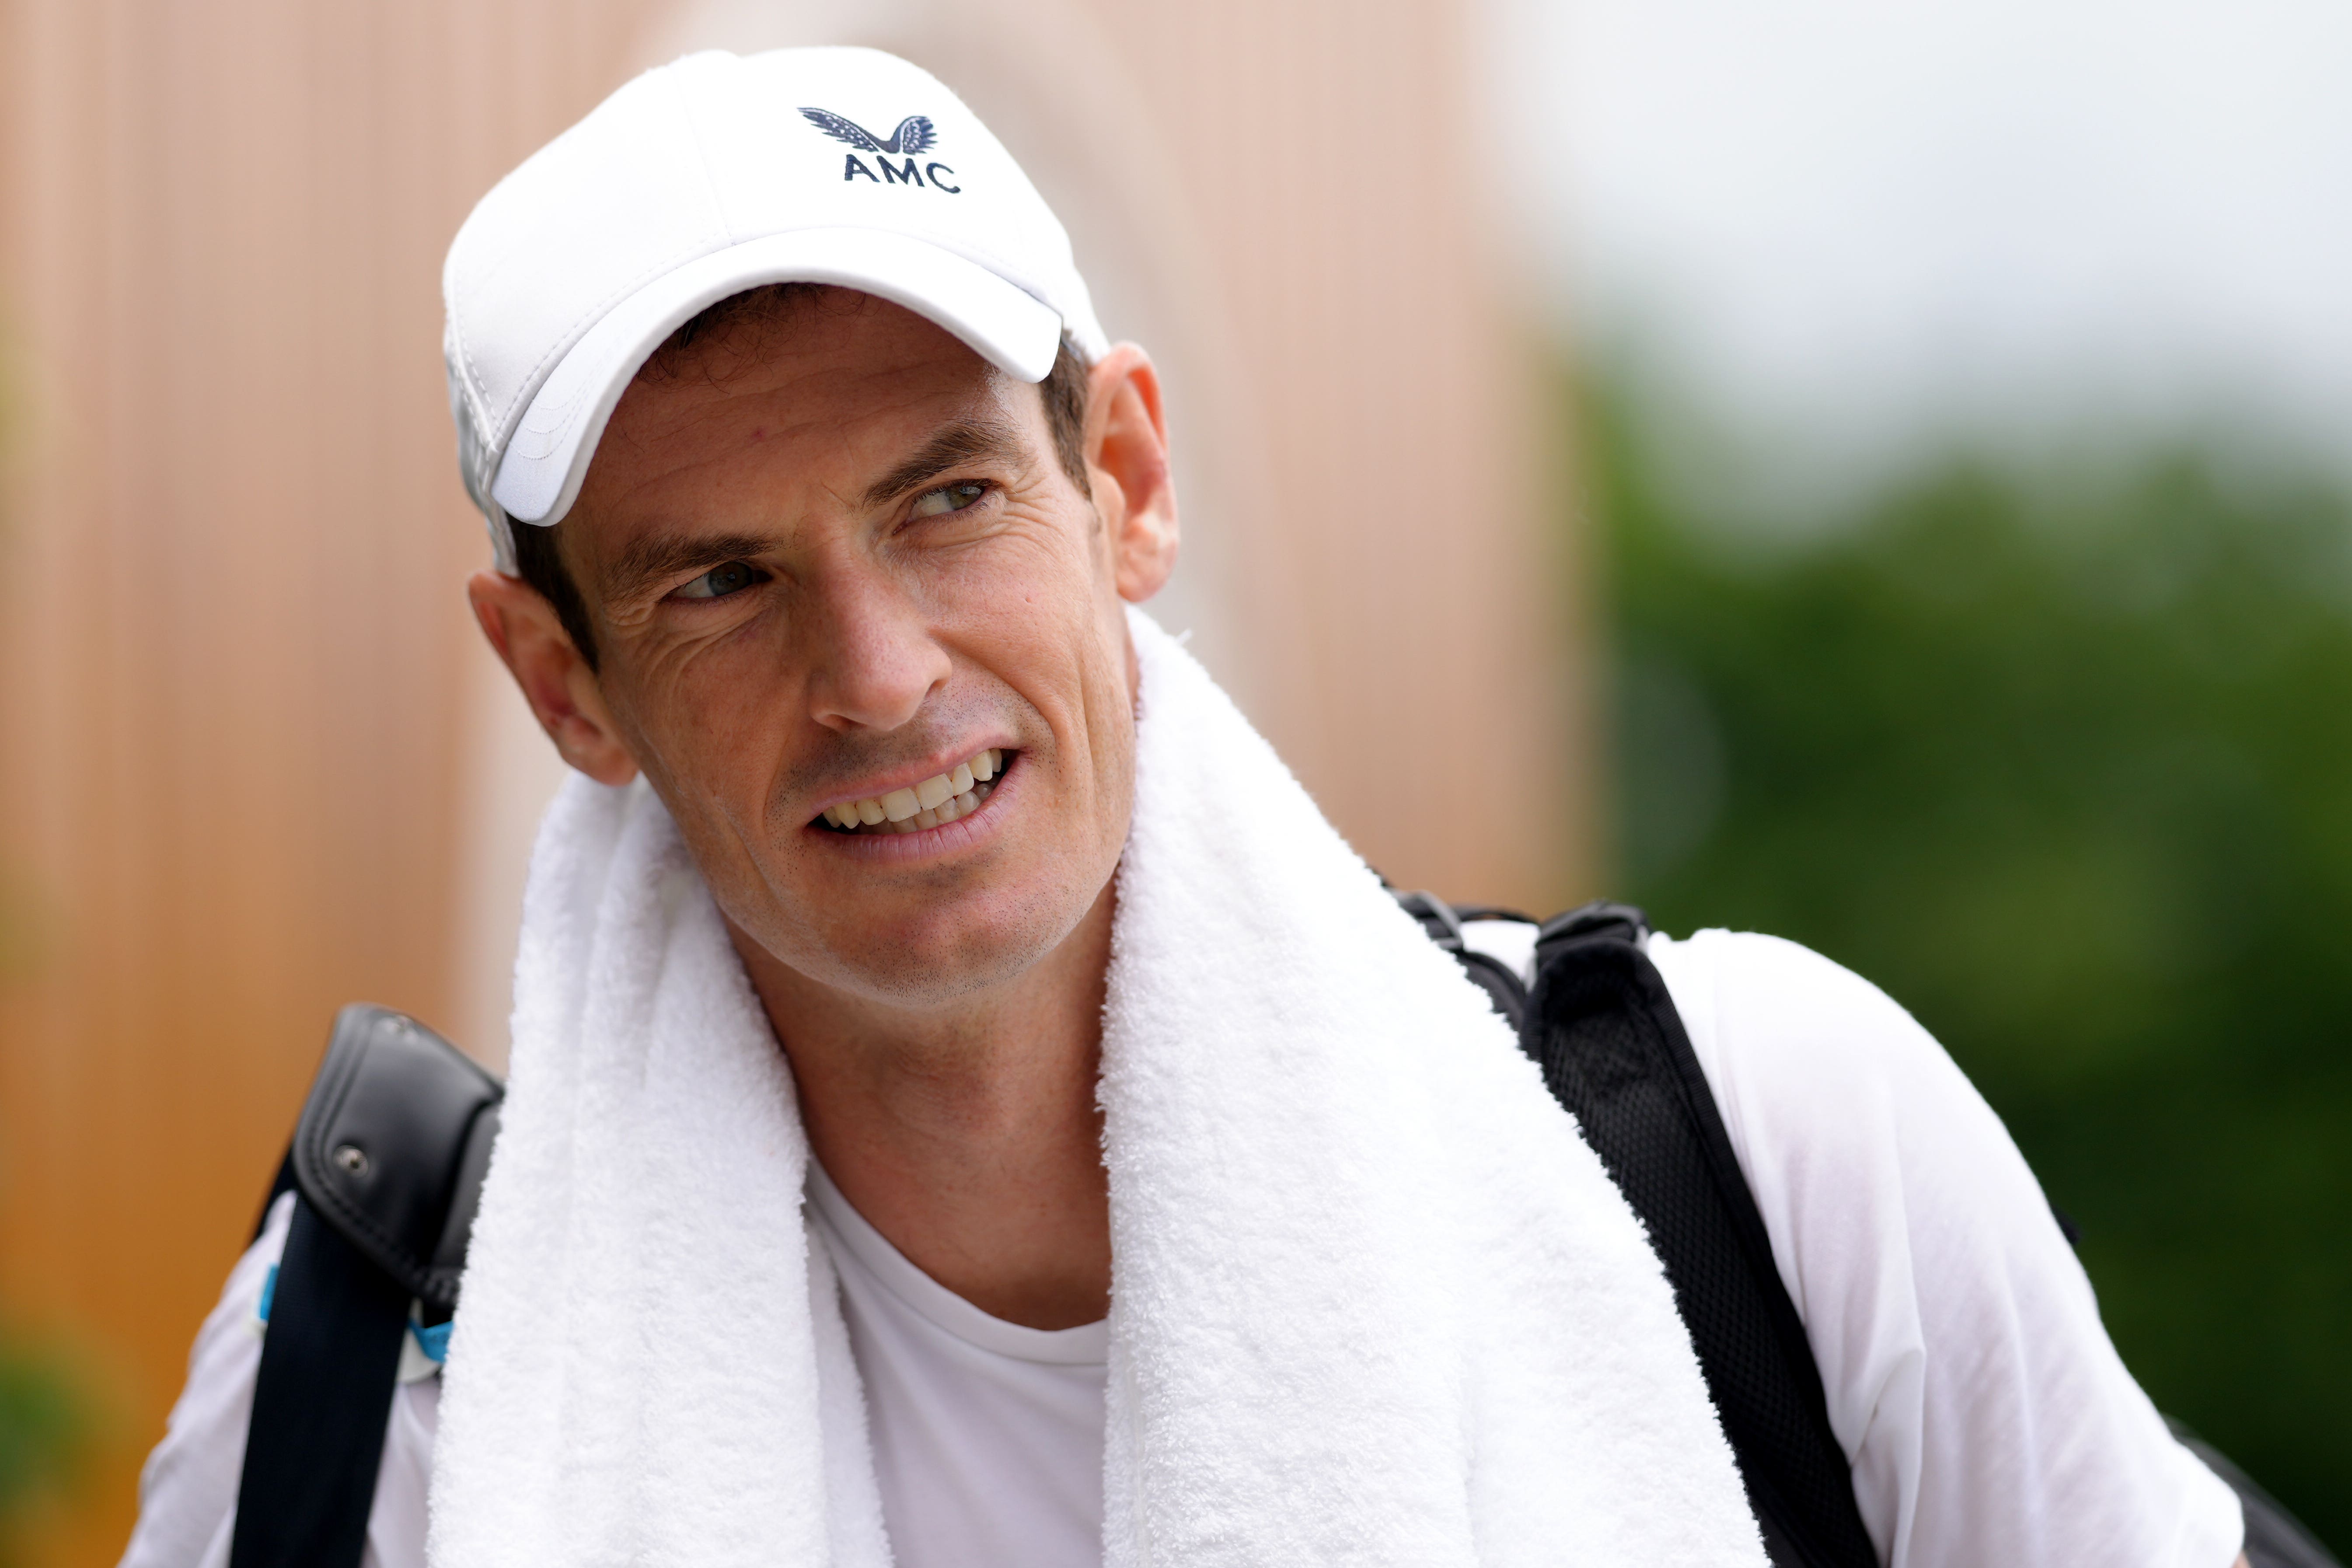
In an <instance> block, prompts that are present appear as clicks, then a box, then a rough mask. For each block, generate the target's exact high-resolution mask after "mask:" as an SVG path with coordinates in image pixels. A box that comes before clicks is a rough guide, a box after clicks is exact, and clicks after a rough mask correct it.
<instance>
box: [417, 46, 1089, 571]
mask: <svg viewBox="0 0 2352 1568" xmlns="http://www.w3.org/2000/svg"><path fill="white" fill-rule="evenodd" d="M790 282H809V283H832V284H838V285H840V286H842V287H844V288H848V289H859V290H862V291H863V292H866V293H868V294H873V295H877V296H879V297H880V298H882V299H885V300H892V301H895V302H896V303H898V304H900V305H904V306H905V307H907V309H908V310H914V311H917V312H919V313H920V314H922V315H924V316H927V317H929V319H930V320H931V321H936V322H938V323H939V324H940V326H942V327H944V328H946V329H947V330H948V331H950V332H953V333H954V334H955V335H956V336H957V337H959V338H961V339H962V340H963V341H964V342H967V343H969V344H971V347H972V348H973V350H975V351H976V352H977V353H980V354H981V355H982V356H983V357H984V358H986V359H987V360H988V361H989V362H990V363H992V364H994V365H996V366H997V367H998V368H999V369H1001V370H1003V372H1004V373H1005V374H1008V375H1012V376H1015V377H1017V378H1019V379H1020V380H1023V381H1030V382H1036V381H1043V380H1044V379H1045V376H1046V374H1047V373H1048V372H1050V371H1051V370H1052V369H1053V366H1054V356H1055V352H1056V351H1057V350H1058V349H1059V347H1060V345H1061V342H1062V339H1063V335H1064V334H1065V333H1067V334H1068V336H1069V338H1070V340H1071V342H1072V343H1073V344H1074V346H1075V347H1076V350H1077V351H1078V353H1080V354H1082V355H1083V356H1084V357H1085V358H1086V359H1087V360H1088V361H1090V362H1091V361H1093V360H1096V359H1098V358H1100V357H1101V356H1102V354H1103V353H1104V352H1105V349H1106V347H1107V344H1106V343H1105V341H1104V339H1103V334H1102V328H1101V327H1100V326H1098V325H1097V324H1096V321H1095V316H1094V307H1093V305H1092V304H1091V303H1090V301H1089V300H1088V299H1087V286H1086V284H1085V282H1084V281H1083V280H1082V279H1080V278H1079V277H1078V272H1077V268H1076V265H1075V264H1074V263H1073V262H1072V260H1071V258H1070V240H1069V237H1068V235H1066V233H1064V232H1063V229H1062V226H1061V223H1060V221H1059V220H1057V219H1056V218H1055V216H1054V214H1053V211H1052V209H1051V208H1049V207H1047V206H1046V205H1045V200H1044V198H1042V197H1040V196H1039V195H1037V192H1036V189H1035V187H1034V186H1033V185H1031V184H1030V183H1029V179H1028V176H1027V175H1025V174H1023V173H1022V172H1021V168H1020V165H1019V164H1017V163H1014V162H1013V159H1012V156H1011V155H1010V154H1009V153H1006V152H1005V151H1004V149H1003V146H1002V145H1000V144H999V143H998V142H997V140H996V138H995V137H993V136H992V135H990V134H989V132H988V128H987V127H986V126H984V125H982V123H981V122H980V120H979V118H978V117H977V116H976V115H974V114H973V113H972V112H971V110H969V109H966V108H965V107H964V106H963V104H962V103H961V101H959V100H957V98H956V96H955V95H954V94H953V93H951V92H950V91H949V90H948V89H946V88H944V87H942V86H941V85H940V83H939V81H938V80H937V79H935V78H933V77H932V76H931V75H930V74H929V72H927V71H923V70H921V69H919V68H916V67H914V66H911V65H909V64H908V63H907V62H906V61H905V60H902V59H899V58H897V57H896V56H893V55H887V54H884V53H882V52H881V51H879V50H877V49H857V48H809V49H777V50H774V51H772V52H770V53H767V54H760V55H751V56H749V57H743V56H737V55H731V54H726V53H722V52H719V51H715V50H714V51H711V52H709V53H707V54H697V55H688V56H687V57H686V58H683V59H680V60H677V61H675V62H673V63H672V64H669V65H667V66H663V67H660V68H657V69H655V70H650V71H647V72H646V74H645V75H643V76H641V77H639V78H637V79H635V81H632V82H630V83H629V84H628V85H627V86H625V87H624V88H622V89H620V90H619V91H618V92H615V93H614V94H613V96H612V97H610V98H608V99H606V100H604V102H603V103H601V104H599V105H598V106H597V107H596V109H595V110H593V112H591V113H590V114H589V116H588V117H587V118H586V119H585V120H583V121H581V122H580V123H579V124H577V125H574V126H573V127H572V129H571V130H569V131H566V132H564V133H563V134H562V135H561V136H558V137H557V138H556V139H555V140H554V141H552V142H549V143H548V144H547V145H546V146H544V147H542V148H541V149H540V150H539V151H538V152H537V153H532V154H531V156H530V158H529V159H527V160H525V161H524V163H523V164H522V166H521V167H520V168H518V169H517V170H515V172H514V173H513V174H509V175H508V176H507V177H506V178H505V179H504V180H501V181H500V182H499V184H498V186H497V188H495V189H494V190H492V191H491V192H490V194H489V195H486V196H484V197H483V198H482V200H481V203H480V205H478V206H476V207H475V208H474V211H473V215H472V216H470V217H468V218H467V220H466V224H465V226H464V227H463V228H461V229H459V230H458V231H457V239H456V240H455V241H453V242H452V243H451V244H450V247H449V259H448V262H447V264H446V266H445V267H444V268H443V269H442V295H443V300H444V302H445V303H446V307H447V310H448V324H447V328H446V332H445V334H444V339H443V351H444V353H445V354H446V358H447V361H448V367H449V406H450V412H451V413H452V415H453V416H455V417H456V419H457V456H458V463H459V466H460V467H461V468H463V470H464V472H465V478H466V489H467V492H468V493H470V494H471V495H472V496H473V498H474V503H475V504H476V505H477V506H478V507H480V508H481V509H482V512H483V515H484V516H486V517H487V518H488V520H489V522H490V531H491V536H492V538H493V540H494V541H495V542H496V543H497V544H498V547H499V563H500V564H501V565H505V566H509V567H510V566H511V565H512V542H511V540H510V539H509V537H508V533H507V523H508V521H509V520H510V519H511V520H513V521H519V522H530V523H539V524H541V525H546V524H551V523H554V522H557V521H561V520H562V517H563V515H564V513H565V512H567V511H569V510H571V508H572V501H573V500H574V499H575V498H576V497H577V496H578V495H579V493H580V481H581V479H583V477H584V476H585V475H586V473H587V471H588V462H589V459H590V458H592V457H593V456H594V455H595V450H596V442H597V439H598V437H601V436H602V435H603V434H604V423H605V421H606V420H607V419H608V418H610V417H611V416H612V412H613V407H614V405H615V404H617V403H618V402H619V401H620V398H621V394H622V392H623V391H624V390H625V388H626V387H627V385H628V384H629V381H630V378H631V377H633V376H635V374H636V373H637V370H638V368H639V367H640V366H642V365H643V364H644V363H645V362H646V358H647V357H648V356H649V355H651V354H652V353H653V352H654V350H656V348H658V347H660V346H661V344H662V342H663V341H664V340H665V339H667V337H668V336H669V334H670V333H671V332H673V331H676V330H677V328H678V326H679V325H681V324H682V323H684V322H685V321H687V320H688V319H689V318H690V317H692V316H694V315H695V314H696V313H697V312H698V311H700V310H703V309H704V308H706V307H707V306H709V305H712V304H715V303H716V302H718V301H719V300H723V299H725V298H727V297H728V296H729V295H730V294H735V293H740V292H741V291H742V290H743V289H751V288H756V287H758V286H760V285H761V284H766V283H790Z"/></svg>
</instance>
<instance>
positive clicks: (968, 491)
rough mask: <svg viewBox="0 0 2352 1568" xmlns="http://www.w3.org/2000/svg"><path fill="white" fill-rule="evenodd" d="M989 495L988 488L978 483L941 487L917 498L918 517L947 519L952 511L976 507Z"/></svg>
mask: <svg viewBox="0 0 2352 1568" xmlns="http://www.w3.org/2000/svg"><path fill="white" fill-rule="evenodd" d="M987 493H988V487H987V486H986V485H983V484H980V483H978V482H976V481H975V482H969V483H965V484H961V485H941V486H940V488H939V489H935V490H929V491H927V492H925V493H924V494H922V495H919V496H917V497H916V498H915V515H916V516H917V517H945V516H946V515H947V514H948V513H950V512H951V511H961V510H963V509H964V508H966V507H968V506H972V505H975V504H977V503H978V502H979V500H980V498H981V497H982V496H984V495H986V494H987Z"/></svg>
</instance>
